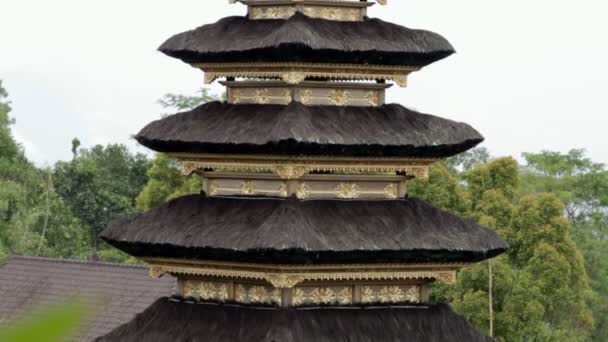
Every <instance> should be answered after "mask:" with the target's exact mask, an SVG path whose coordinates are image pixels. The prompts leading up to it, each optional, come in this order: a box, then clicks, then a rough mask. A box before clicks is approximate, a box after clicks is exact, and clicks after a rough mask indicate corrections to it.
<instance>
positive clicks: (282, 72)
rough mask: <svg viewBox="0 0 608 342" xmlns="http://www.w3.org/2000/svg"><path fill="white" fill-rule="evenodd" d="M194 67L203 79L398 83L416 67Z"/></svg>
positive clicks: (247, 64) (279, 64)
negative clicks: (201, 72) (199, 71)
mask: <svg viewBox="0 0 608 342" xmlns="http://www.w3.org/2000/svg"><path fill="white" fill-rule="evenodd" d="M193 67H195V68H199V69H202V70H203V71H204V72H205V82H206V83H211V82H213V81H214V80H215V79H217V78H219V77H242V78H256V79H264V78H271V79H276V78H280V79H283V80H284V81H285V82H287V83H289V84H299V83H301V82H302V81H304V80H305V79H306V78H324V79H329V80H370V81H374V80H389V81H395V83H397V84H398V85H400V86H406V85H407V76H408V75H409V74H410V73H412V72H414V71H418V70H419V69H420V68H419V67H411V66H410V67H408V66H405V67H404V66H394V65H358V64H323V63H296V62H285V63H195V64H193Z"/></svg>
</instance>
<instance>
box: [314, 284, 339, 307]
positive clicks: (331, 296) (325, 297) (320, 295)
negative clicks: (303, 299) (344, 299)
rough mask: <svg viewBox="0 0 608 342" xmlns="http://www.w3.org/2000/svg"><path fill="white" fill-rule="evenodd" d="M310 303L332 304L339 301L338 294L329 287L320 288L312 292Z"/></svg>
mask: <svg viewBox="0 0 608 342" xmlns="http://www.w3.org/2000/svg"><path fill="white" fill-rule="evenodd" d="M310 301H312V302H313V303H315V304H331V303H335V302H337V301H338V300H337V297H336V293H335V292H334V291H333V290H332V289H330V288H329V287H318V288H315V289H314V290H312V291H310Z"/></svg>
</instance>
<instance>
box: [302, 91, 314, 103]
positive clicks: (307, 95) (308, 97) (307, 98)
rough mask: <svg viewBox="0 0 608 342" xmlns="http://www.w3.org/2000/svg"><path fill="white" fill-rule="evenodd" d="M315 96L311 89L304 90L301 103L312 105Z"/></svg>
mask: <svg viewBox="0 0 608 342" xmlns="http://www.w3.org/2000/svg"><path fill="white" fill-rule="evenodd" d="M313 98H314V96H313V94H312V90H310V89H304V90H302V95H300V101H301V102H302V103H303V104H305V105H308V104H311V103H312V100H313Z"/></svg>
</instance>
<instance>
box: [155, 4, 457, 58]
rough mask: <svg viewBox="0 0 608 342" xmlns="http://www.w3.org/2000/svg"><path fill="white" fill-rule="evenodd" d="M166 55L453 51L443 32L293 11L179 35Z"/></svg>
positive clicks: (428, 54) (422, 54) (441, 54)
mask: <svg viewBox="0 0 608 342" xmlns="http://www.w3.org/2000/svg"><path fill="white" fill-rule="evenodd" d="M159 50H160V51H162V52H163V53H165V54H167V55H169V56H171V57H175V58H179V59H181V60H182V61H184V62H186V63H190V64H197V63H260V62H264V63H276V62H292V63H293V62H298V63H337V64H375V65H395V66H412V67H423V66H426V65H428V64H431V63H433V62H435V61H437V60H440V59H443V58H445V57H447V56H449V55H451V54H452V53H454V48H453V47H452V45H450V43H449V42H448V41H447V40H446V39H445V38H443V37H442V36H440V35H438V34H436V33H433V32H429V31H424V30H414V29H409V28H405V27H402V26H399V25H395V24H391V23H388V22H384V21H382V20H380V19H370V18H365V20H363V21H361V22H343V21H332V20H323V19H315V18H309V17H307V16H305V15H302V14H299V13H298V14H295V15H294V16H292V17H291V18H289V19H286V20H249V19H248V18H247V17H227V18H224V19H221V20H220V21H218V22H216V23H214V24H209V25H204V26H201V27H199V28H197V29H195V30H192V31H187V32H184V33H180V34H178V35H176V36H174V37H172V38H170V39H169V40H167V41H166V42H165V43H164V44H162V45H161V46H160V48H159Z"/></svg>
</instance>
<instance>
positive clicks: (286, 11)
mask: <svg viewBox="0 0 608 342" xmlns="http://www.w3.org/2000/svg"><path fill="white" fill-rule="evenodd" d="M295 13H296V9H295V8H294V7H287V6H272V7H270V6H268V7H253V9H252V11H251V15H252V17H251V18H252V19H287V18H289V17H291V16H293V15H294V14H295Z"/></svg>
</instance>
